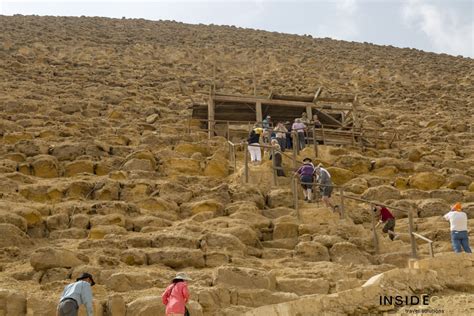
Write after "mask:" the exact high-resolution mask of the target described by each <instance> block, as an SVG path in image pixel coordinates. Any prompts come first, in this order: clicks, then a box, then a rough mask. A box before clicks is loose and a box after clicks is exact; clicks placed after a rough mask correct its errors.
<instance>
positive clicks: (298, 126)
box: [247, 112, 322, 163]
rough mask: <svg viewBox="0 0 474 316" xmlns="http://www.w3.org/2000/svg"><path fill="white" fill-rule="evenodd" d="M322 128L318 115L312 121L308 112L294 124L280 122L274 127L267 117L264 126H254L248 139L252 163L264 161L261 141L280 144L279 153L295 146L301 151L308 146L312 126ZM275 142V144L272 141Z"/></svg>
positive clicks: (257, 124) (270, 119)
mask: <svg viewBox="0 0 474 316" xmlns="http://www.w3.org/2000/svg"><path fill="white" fill-rule="evenodd" d="M312 125H313V126H314V127H315V128H320V127H321V126H322V125H321V122H320V121H319V118H318V116H317V115H313V119H312V120H310V119H309V118H308V117H307V114H306V112H303V113H302V114H301V117H299V118H296V119H295V120H294V123H293V124H291V123H290V122H289V121H287V122H278V123H277V124H276V125H275V126H273V121H272V117H271V116H270V115H267V116H266V117H265V119H263V121H262V124H259V123H256V124H255V125H254V126H253V129H252V131H251V132H250V135H249V137H248V139H247V141H248V144H249V152H250V157H251V161H252V162H254V163H259V162H260V161H262V151H261V149H260V147H259V145H260V141H261V142H262V143H263V144H267V145H268V144H272V145H276V144H278V150H279V151H285V149H291V148H293V145H295V146H297V147H298V149H299V150H301V149H303V148H304V147H305V146H306V136H307V133H308V130H309V129H310V128H311V126H312ZM293 134H295V135H297V142H298V143H297V144H293V138H292V135H293ZM273 140H275V141H276V142H275V143H272V141H273Z"/></svg>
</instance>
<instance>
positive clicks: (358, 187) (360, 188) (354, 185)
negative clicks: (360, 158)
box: [344, 178, 369, 194]
mask: <svg viewBox="0 0 474 316" xmlns="http://www.w3.org/2000/svg"><path fill="white" fill-rule="evenodd" d="M368 188H369V183H368V182H367V180H366V179H364V178H355V179H352V180H350V181H348V182H346V183H345V184H344V190H346V191H349V192H352V193H355V194H362V193H364V192H365V190H367V189H368Z"/></svg>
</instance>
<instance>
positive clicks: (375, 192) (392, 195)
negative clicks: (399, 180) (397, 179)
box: [362, 185, 401, 202]
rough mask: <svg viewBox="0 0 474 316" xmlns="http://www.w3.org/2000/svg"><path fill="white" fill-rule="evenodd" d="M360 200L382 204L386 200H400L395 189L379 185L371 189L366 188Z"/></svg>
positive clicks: (398, 192)
mask: <svg viewBox="0 0 474 316" xmlns="http://www.w3.org/2000/svg"><path fill="white" fill-rule="evenodd" d="M362 198H364V199H367V200H370V201H380V202H384V201H386V200H398V199H400V198H401V194H400V191H398V190H397V189H396V188H394V187H391V186H388V185H381V186H377V187H373V188H368V189H367V190H366V191H365V192H364V193H363V194H362Z"/></svg>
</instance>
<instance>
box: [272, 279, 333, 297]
mask: <svg viewBox="0 0 474 316" xmlns="http://www.w3.org/2000/svg"><path fill="white" fill-rule="evenodd" d="M329 286H330V284H329V282H328V280H325V279H322V278H319V279H306V278H291V279H290V278H277V290H279V291H282V292H291V293H295V294H297V295H311V294H328V293H329Z"/></svg>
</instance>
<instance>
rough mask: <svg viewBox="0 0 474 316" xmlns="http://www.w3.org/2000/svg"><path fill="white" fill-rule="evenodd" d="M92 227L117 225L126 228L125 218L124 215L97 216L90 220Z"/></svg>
mask: <svg viewBox="0 0 474 316" xmlns="http://www.w3.org/2000/svg"><path fill="white" fill-rule="evenodd" d="M90 223H91V226H92V227H96V226H100V225H110V226H112V225H116V226H120V227H125V216H124V215H123V214H107V215H95V216H92V217H91V218H90Z"/></svg>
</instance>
